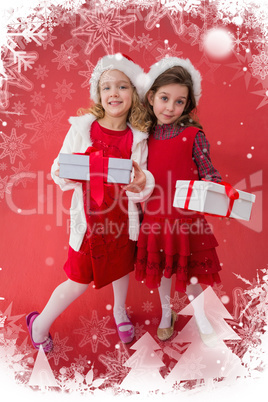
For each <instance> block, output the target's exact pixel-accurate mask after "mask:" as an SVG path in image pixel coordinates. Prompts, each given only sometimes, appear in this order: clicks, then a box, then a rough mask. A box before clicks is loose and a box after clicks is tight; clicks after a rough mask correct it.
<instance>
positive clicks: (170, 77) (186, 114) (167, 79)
mask: <svg viewBox="0 0 268 402" xmlns="http://www.w3.org/2000/svg"><path fill="white" fill-rule="evenodd" d="M169 84H180V85H185V86H186V87H187V88H188V100H187V102H186V106H185V109H184V111H183V113H182V115H181V116H180V117H179V118H178V119H177V120H176V121H175V122H174V126H185V127H189V126H194V127H198V128H201V129H202V126H201V124H200V123H199V121H198V118H197V116H195V114H194V112H195V111H196V100H195V96H194V91H193V81H192V77H191V75H190V73H189V72H188V71H187V70H186V69H185V68H183V67H181V66H175V67H172V68H169V69H168V70H166V71H164V72H163V73H162V74H160V75H159V76H158V77H157V78H156V80H155V81H154V83H153V85H152V86H151V88H150V90H149V91H148V92H147V94H146V96H145V108H146V110H147V121H148V120H149V122H150V123H149V124H150V130H152V129H153V128H154V127H155V126H156V125H157V117H156V116H155V114H154V112H153V107H152V106H151V105H150V103H149V100H148V94H149V92H150V91H151V92H153V94H155V93H156V92H157V91H158V89H159V88H160V87H162V86H164V85H169Z"/></svg>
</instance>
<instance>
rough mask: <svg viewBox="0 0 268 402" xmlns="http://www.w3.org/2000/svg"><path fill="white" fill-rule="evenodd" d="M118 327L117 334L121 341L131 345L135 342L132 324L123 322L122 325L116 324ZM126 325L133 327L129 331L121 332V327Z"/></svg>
mask: <svg viewBox="0 0 268 402" xmlns="http://www.w3.org/2000/svg"><path fill="white" fill-rule="evenodd" d="M115 325H116V327H117V332H118V335H119V338H120V339H121V341H122V342H123V343H130V342H132V341H133V338H134V326H133V324H132V322H130V321H128V322H121V323H120V324H118V325H117V324H116V323H115ZM124 325H129V326H131V328H130V329H129V330H128V331H121V330H120V327H123V326H124Z"/></svg>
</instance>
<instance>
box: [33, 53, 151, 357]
mask: <svg viewBox="0 0 268 402" xmlns="http://www.w3.org/2000/svg"><path fill="white" fill-rule="evenodd" d="M143 80H144V73H143V70H142V69H141V67H140V66H138V65H137V64H135V63H134V62H133V61H131V60H130V59H129V58H127V57H125V56H123V55H121V54H119V53H118V54H116V55H111V56H105V57H103V58H102V59H101V60H100V61H99V62H98V64H97V65H96V67H95V69H94V71H93V74H92V77H91V81H90V83H91V87H90V95H91V99H92V100H93V101H94V105H93V106H92V108H91V109H90V110H88V111H87V112H86V113H85V114H83V115H81V116H77V117H71V118H70V123H71V128H70V130H69V132H68V133H67V135H66V137H65V140H64V142H63V146H62V148H61V150H60V152H61V153H70V154H71V153H85V152H88V153H92V155H93V153H94V152H96V151H102V152H103V155H104V156H106V157H114V158H125V159H130V158H131V159H132V160H133V166H134V170H133V172H132V182H131V183H130V184H129V185H127V186H126V187H125V188H124V189H122V188H121V185H119V184H114V183H112V184H111V183H105V182H104V183H103V189H104V191H103V199H102V203H100V202H99V201H98V202H97V201H96V198H95V196H94V194H93V190H92V189H90V186H89V188H87V185H85V184H82V183H80V182H75V181H72V180H65V179H63V178H60V177H59V164H58V157H57V158H56V159H55V161H54V163H53V166H52V169H51V174H52V177H53V179H54V181H55V182H56V184H58V185H59V186H60V187H61V189H62V190H63V191H66V190H74V192H73V197H72V205H71V209H70V214H71V219H70V221H71V224H70V240H69V253H68V259H67V262H66V263H65V265H64V270H65V272H66V274H67V277H68V279H67V280H66V281H65V282H63V283H62V284H60V285H59V286H58V287H57V288H56V289H55V290H54V292H53V294H52V295H51V298H50V299H49V301H48V303H47V305H46V306H45V308H44V309H43V311H42V312H41V313H40V314H39V313H38V312H37V311H33V312H32V313H30V314H29V315H28V316H27V317H26V322H27V327H28V330H29V333H30V337H31V340H32V343H33V346H34V347H35V348H39V347H40V345H42V346H43V349H44V350H45V351H46V352H48V351H50V350H51V349H52V347H53V343H52V338H51V335H50V334H49V328H50V326H51V324H52V323H53V322H54V320H55V319H56V318H57V317H58V316H59V315H60V314H61V313H62V312H63V311H64V310H65V309H66V307H68V306H69V305H70V304H71V303H72V302H73V301H74V300H75V299H76V298H77V297H78V296H80V295H81V294H82V293H83V292H84V291H85V290H86V289H87V288H88V285H89V283H90V282H92V281H94V287H95V288H97V289H98V288H101V287H103V286H106V285H108V284H110V283H112V285H113V291H114V309H113V313H114V319H115V323H116V326H117V330H118V334H119V337H120V339H121V340H122V342H124V343H128V342H131V341H132V339H133V336H134V328H133V325H132V323H131V322H130V320H129V318H128V316H127V313H126V308H125V301H126V296H127V289H128V282H129V273H130V272H131V271H132V270H134V256H135V247H136V241H137V239H138V233H139V227H140V222H139V208H138V204H139V203H140V202H143V201H144V200H146V199H147V198H148V197H149V196H150V194H151V193H152V189H153V186H154V178H153V176H152V175H151V174H150V173H149V172H148V171H147V170H146V164H147V137H148V134H147V133H146V132H147V127H146V124H145V123H143V121H145V120H144V119H143V115H144V113H145V110H144V108H143V107H142V105H141V103H140V100H139V96H141V94H142V91H143ZM90 190H92V191H90ZM125 190H126V191H125Z"/></svg>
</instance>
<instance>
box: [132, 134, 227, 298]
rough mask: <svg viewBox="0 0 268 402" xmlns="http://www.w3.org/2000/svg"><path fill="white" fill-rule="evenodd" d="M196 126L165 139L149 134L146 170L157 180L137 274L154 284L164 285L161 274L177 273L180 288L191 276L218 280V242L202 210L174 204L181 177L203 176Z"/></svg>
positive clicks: (141, 237) (141, 240) (146, 213)
mask: <svg viewBox="0 0 268 402" xmlns="http://www.w3.org/2000/svg"><path fill="white" fill-rule="evenodd" d="M198 131H199V129H197V128H195V127H188V128H186V129H184V130H183V132H182V133H180V134H179V135H177V136H174V137H173V138H169V139H167V140H158V139H155V138H154V136H153V135H150V137H149V143H148V149H149V151H148V154H149V156H148V170H149V171H150V172H151V173H152V174H153V175H154V178H155V183H156V185H155V189H154V192H153V194H152V195H151V197H150V199H149V200H148V201H147V203H146V204H145V211H144V219H143V222H142V225H141V229H140V235H139V239H138V251H137V262H136V269H135V277H136V279H137V280H139V281H145V284H146V285H147V286H148V288H150V289H154V288H157V287H159V286H160V282H161V278H162V276H163V275H164V276H165V277H166V278H171V276H172V275H173V274H175V275H176V283H175V289H176V290H177V291H179V292H185V290H186V286H187V284H189V283H190V279H191V278H192V277H196V278H197V279H198V281H199V283H203V284H207V285H213V283H215V282H216V283H219V282H220V277H219V274H218V272H219V271H220V270H221V267H220V263H219V259H218V256H217V253H216V250H215V247H216V246H218V243H217V240H216V239H215V237H214V235H213V233H212V230H211V228H210V226H209V224H208V223H207V221H206V219H205V218H204V215H202V214H200V213H195V212H192V211H186V210H183V209H180V208H174V207H173V206H172V204H173V199H174V194H175V186H176V181H177V180H200V179H199V175H198V170H197V165H196V163H195V162H194V160H193V157H192V151H193V143H194V139H195V136H196V134H197V132H198Z"/></svg>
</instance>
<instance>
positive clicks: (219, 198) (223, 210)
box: [173, 180, 256, 221]
mask: <svg viewBox="0 0 268 402" xmlns="http://www.w3.org/2000/svg"><path fill="white" fill-rule="evenodd" d="M190 183H191V182H190V180H177V182H176V191H175V196H174V202H173V206H174V207H176V208H184V209H185V207H186V209H187V210H191V211H197V212H203V213H209V214H212V215H219V216H227V214H228V210H229V205H230V198H229V197H228V196H227V194H226V192H225V187H224V185H222V184H218V183H213V182H209V181H202V180H195V181H194V182H193V184H192V192H191V196H190V199H188V201H186V199H187V196H188V197H189V191H188V190H189V185H190ZM236 191H237V192H238V194H239V198H238V199H236V200H234V203H233V206H232V209H231V213H230V215H229V216H230V217H231V218H235V219H243V220H246V221H248V220H249V219H250V214H251V209H252V204H253V203H254V202H255V198H256V196H255V194H250V193H246V192H245V191H241V190H236ZM187 203H188V206H186V205H187Z"/></svg>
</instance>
